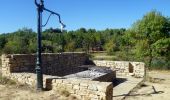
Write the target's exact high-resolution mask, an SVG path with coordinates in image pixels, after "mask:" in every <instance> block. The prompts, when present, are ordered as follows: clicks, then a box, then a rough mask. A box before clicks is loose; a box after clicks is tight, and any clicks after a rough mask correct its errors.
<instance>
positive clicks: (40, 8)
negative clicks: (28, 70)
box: [34, 0, 65, 90]
mask: <svg viewBox="0 0 170 100" xmlns="http://www.w3.org/2000/svg"><path fill="white" fill-rule="evenodd" d="M34 2H35V5H36V6H37V61H36V68H35V70H36V74H37V90H43V73H42V60H41V50H42V49H41V33H42V27H45V26H46V25H47V23H48V21H49V19H50V17H51V15H57V16H58V18H59V23H60V24H61V32H62V30H63V28H64V27H65V25H64V24H63V23H62V21H61V19H60V15H59V14H58V13H55V12H53V11H51V10H48V9H46V8H45V7H44V1H43V0H40V2H39V3H38V2H37V0H35V1H34ZM43 11H47V12H49V13H51V14H50V16H49V17H48V19H47V22H46V23H45V24H44V25H42V13H43Z"/></svg>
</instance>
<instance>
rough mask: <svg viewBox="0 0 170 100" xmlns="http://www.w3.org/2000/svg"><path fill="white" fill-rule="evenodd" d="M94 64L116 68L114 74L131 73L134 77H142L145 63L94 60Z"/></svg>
mask: <svg viewBox="0 0 170 100" xmlns="http://www.w3.org/2000/svg"><path fill="white" fill-rule="evenodd" d="M94 63H95V65H96V66H105V67H110V68H111V69H113V70H115V69H116V70H117V72H116V75H132V76H135V77H144V73H145V63H143V62H129V61H104V60H94Z"/></svg>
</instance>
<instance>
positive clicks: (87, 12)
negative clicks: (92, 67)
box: [0, 0, 170, 33]
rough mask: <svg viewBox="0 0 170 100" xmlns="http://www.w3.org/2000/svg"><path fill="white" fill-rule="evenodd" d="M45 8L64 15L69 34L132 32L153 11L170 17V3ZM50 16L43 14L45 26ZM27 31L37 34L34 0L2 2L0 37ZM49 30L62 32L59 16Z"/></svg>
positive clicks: (94, 2) (103, 2) (51, 0)
mask: <svg viewBox="0 0 170 100" xmlns="http://www.w3.org/2000/svg"><path fill="white" fill-rule="evenodd" d="M37 1H39V0H37ZM44 5H45V7H46V8H48V9H50V10H52V11H55V12H57V13H59V14H60V15H61V19H62V21H63V22H64V24H66V30H76V29H79V28H82V27H84V28H87V29H89V28H94V29H96V30H104V29H106V28H130V27H131V26H132V24H133V23H134V22H135V21H137V20H139V19H141V18H142V17H143V16H144V14H146V13H148V12H150V11H152V10H157V11H159V12H161V13H162V15H164V16H170V0H44ZM48 15H49V13H47V12H45V11H44V12H43V23H45V22H46V19H47V18H48ZM24 27H27V28H31V29H33V30H34V31H36V28H37V11H36V6H35V4H34V0H0V33H8V32H14V31H17V30H18V29H22V28H24ZM50 27H53V28H60V26H59V23H58V18H57V17H56V16H52V17H51V19H50V20H49V23H48V25H47V26H46V27H44V28H43V29H46V28H50Z"/></svg>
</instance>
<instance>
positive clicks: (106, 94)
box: [48, 79, 113, 100]
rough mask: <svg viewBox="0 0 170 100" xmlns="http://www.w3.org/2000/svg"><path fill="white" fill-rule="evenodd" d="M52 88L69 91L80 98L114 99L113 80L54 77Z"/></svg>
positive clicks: (84, 99)
mask: <svg viewBox="0 0 170 100" xmlns="http://www.w3.org/2000/svg"><path fill="white" fill-rule="evenodd" d="M49 82H50V81H49ZM48 86H49V85H48ZM52 88H53V90H55V91H58V90H60V91H61V90H62V91H68V92H69V93H70V94H71V95H74V96H76V97H77V98H78V99H80V100H112V97H113V85H112V82H98V81H89V80H79V79H74V80H72V79H53V80H52Z"/></svg>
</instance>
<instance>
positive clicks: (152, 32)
mask: <svg viewBox="0 0 170 100" xmlns="http://www.w3.org/2000/svg"><path fill="white" fill-rule="evenodd" d="M132 29H133V30H134V31H136V33H138V34H139V37H140V39H141V40H146V41H147V42H146V43H147V44H146V45H147V48H145V49H143V50H144V51H145V52H141V53H147V54H144V56H143V57H147V56H148V57H149V60H148V66H149V67H150V66H151V62H152V59H153V55H152V52H153V50H152V48H151V45H152V44H153V43H155V42H156V41H158V40H159V39H162V38H166V37H168V36H169V31H170V26H169V22H168V19H167V18H166V17H164V16H162V15H161V13H160V12H157V11H151V12H149V13H147V14H146V15H145V16H144V17H143V18H142V19H141V20H139V21H137V22H136V23H135V24H134V26H133V28H132ZM137 45H138V44H137Z"/></svg>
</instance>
